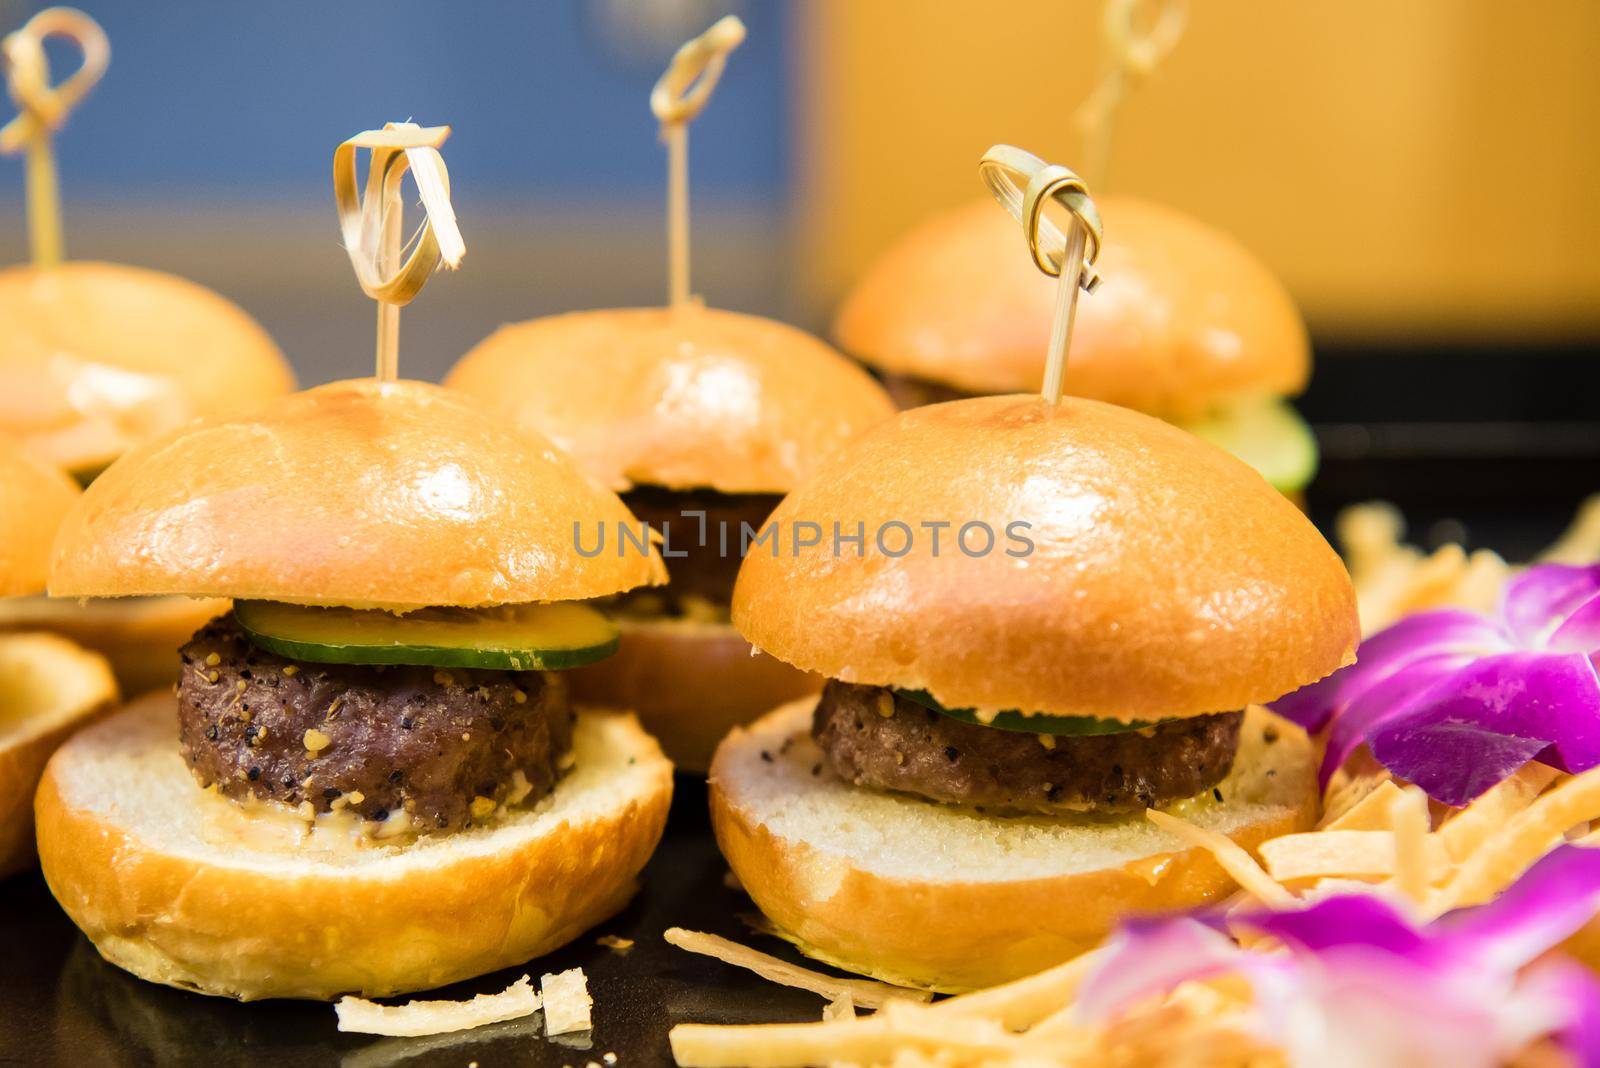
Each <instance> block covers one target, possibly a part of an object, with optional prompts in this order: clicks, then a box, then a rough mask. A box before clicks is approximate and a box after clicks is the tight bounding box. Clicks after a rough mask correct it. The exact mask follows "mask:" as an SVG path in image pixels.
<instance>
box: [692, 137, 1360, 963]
mask: <svg viewBox="0 0 1600 1068" xmlns="http://www.w3.org/2000/svg"><path fill="white" fill-rule="evenodd" d="M1001 148H1004V146H1001ZM994 151H995V152H999V151H1000V149H996V150H994ZM1009 152H1010V153H1011V154H1012V157H1007V158H1014V157H1016V156H1018V155H1021V156H1024V157H1025V154H1019V153H1017V150H1015V149H1011V150H1009ZM1025 159H1026V161H1031V162H1029V163H1028V164H1027V169H1025V170H1024V173H1028V171H1029V170H1032V171H1037V170H1040V169H1041V168H1042V166H1043V165H1042V164H1039V163H1038V161H1037V160H1033V158H1032V157H1025ZM1011 165H1012V166H1017V167H1019V168H1020V167H1022V166H1023V164H1017V163H1013V164H1011ZM1050 170H1051V171H1055V172H1058V173H1059V175H1062V176H1065V177H1064V178H1061V179H1059V180H1060V181H1061V182H1066V181H1069V180H1070V182H1073V183H1077V182H1078V180H1077V179H1076V176H1074V175H1072V174H1071V172H1068V171H1065V169H1064V168H1051V169H1050ZM1047 177H1048V174H1047ZM1016 184H1017V185H1021V184H1022V183H1021V182H1017V183H1016ZM1035 185H1036V186H1037V185H1038V183H1035ZM1043 188H1044V189H1045V190H1046V191H1050V190H1051V189H1052V188H1055V187H1053V186H1051V185H1045V186H1044V187H1043ZM1066 188H1067V192H1068V193H1075V194H1076V199H1072V200H1069V203H1072V204H1075V205H1076V210H1078V211H1082V212H1083V213H1084V214H1085V215H1086V216H1088V215H1090V214H1091V213H1092V204H1090V203H1089V202H1088V201H1087V198H1086V196H1083V195H1082V187H1081V183H1078V184H1077V185H1076V186H1070V185H1069V186H1067V187H1066ZM1052 195H1058V194H1052ZM1018 199H1020V196H1019V197H1018ZM1074 225H1075V226H1080V227H1081V226H1082V225H1083V224H1082V223H1078V222H1075V223H1074ZM1058 236H1059V235H1058ZM1079 247H1080V248H1081V247H1082V246H1081V245H1080V246H1079ZM1090 247H1091V248H1092V245H1091V246H1090ZM1019 251H1020V250H1019ZM1057 255H1058V259H1057V261H1056V262H1057V263H1058V264H1059V262H1060V258H1059V253H1058V254H1057ZM1057 269H1058V270H1059V267H1057ZM1072 282H1073V284H1074V285H1075V284H1076V282H1077V279H1076V278H1075V277H1074V278H1073V279H1072ZM1107 282H1108V284H1109V277H1108V279H1107ZM1089 299H1090V300H1093V299H1098V297H1094V298H1089ZM1068 314H1069V315H1070V313H1068ZM1067 321H1068V322H1070V318H1068V319H1067ZM1056 397H1057V400H1058V401H1059V402H1056V400H1052V399H1050V398H1048V397H1047V398H1045V399H1041V398H1040V397H1039V396H1037V395H1034V396H997V397H984V398H971V399H967V400H960V401H951V402H947V403H943V404H937V405H933V406H928V407H922V408H917V409H914V410H910V411H907V412H903V413H901V414H900V415H899V416H897V417H896V418H895V419H893V420H891V421H890V422H888V423H886V424H883V425H880V426H879V427H878V428H876V429H874V430H873V431H871V432H869V433H868V434H867V435H866V436H865V437H864V438H863V439H862V440H860V441H859V442H858V443H857V444H856V445H855V446H854V447H853V448H852V449H851V450H849V451H848V452H846V453H845V454H843V455H841V456H838V457H835V458H834V459H832V460H830V461H828V462H827V463H825V464H823V465H822V466H821V468H820V469H819V470H818V471H817V472H816V473H815V474H813V476H812V477H811V478H810V479H809V480H808V481H807V482H806V483H805V485H803V486H802V487H801V488H800V489H798V490H796V491H795V492H794V493H792V494H790V495H789V496H788V497H786V498H785V499H784V501H783V503H782V504H781V505H780V506H779V507H778V509H777V511H776V512H775V513H774V514H773V517H772V519H773V522H774V524H775V525H776V526H777V527H778V528H779V530H780V531H783V532H789V531H797V530H799V529H801V528H802V527H805V528H807V529H810V530H816V529H821V530H823V531H825V532H827V534H826V536H825V537H824V539H823V540H822V543H821V544H818V545H814V546H811V547H810V548H805V549H802V548H800V546H799V543H798V541H797V540H788V541H785V543H784V545H783V551H782V552H778V553H767V552H752V553H751V554H750V555H749V556H747V558H746V559H745V562H744V565H743V568H742V570H741V571H740V574H739V578H738V583H737V585H736V586H735V589H734V597H733V622H734V624H735V626H737V627H738V628H739V630H740V632H741V633H742V634H743V635H744V636H745V637H746V638H747V639H749V641H750V642H751V643H752V644H753V645H754V646H756V647H757V648H760V649H762V650H764V651H765V652H767V653H769V654H771V655H773V656H776V657H777V658H779V659H780V660H783V661H785V662H787V663H790V664H793V665H795V666H796V667H797V668H800V669H802V670H805V671H811V672H815V673H817V674H820V675H824V676H826V677H827V678H828V682H827V685H826V686H825V688H824V689H823V692H822V695H821V697H820V699H815V700H802V701H796V702H793V703H791V704H788V705H786V706H783V707H781V708H778V709H776V710H774V711H773V712H771V713H770V714H768V715H766V716H765V717H763V718H762V719H760V720H758V721H757V722H755V723H754V724H753V725H752V726H750V727H749V728H748V729H746V730H739V731H736V732H734V733H733V734H732V735H730V737H729V738H728V739H727V740H726V741H724V742H723V744H722V745H721V746H720V747H719V748H718V750H717V754H716V758H715V761H714V762H713V765H712V769H711V792H710V804H711V810H712V817H713V822H714V826H715V830H716V836H717V841H718V843H719V845H720V846H721V848H722V851H723V853H724V855H725V856H726V857H727V860H728V863H729V864H730V865H731V867H732V868H733V871H734V873H735V875H736V876H737V877H738V879H739V882H740V883H741V884H742V885H743V886H744V888H745V889H746V890H747V891H748V892H749V894H750V896H751V897H752V898H753V899H754V900H755V902H756V904H757V905H758V906H759V907H760V908H761V910H762V911H763V912H764V913H765V914H766V915H767V916H768V918H769V919H770V920H771V921H772V922H773V923H774V924H775V925H776V927H777V928H778V929H779V930H780V931H781V932H782V933H783V934H785V935H786V936H787V937H789V938H791V939H792V940H793V941H795V942H796V944H798V945H799V946H800V947H801V948H802V949H803V950H804V951H805V952H807V953H809V954H812V955H814V956H816V957H818V958H820V959H823V960H826V961H829V962H832V963H834V964H838V965H840V966H843V967H846V968H849V969H851V970H854V971H858V972H864V973H868V974H871V975H875V976H878V977H880V978H884V979H889V980H892V981H897V982H903V983H911V984H915V985H920V986H926V987H932V988H935V989H940V990H961V989H970V988H976V987H982V986H988V985H991V984H994V983H999V982H1003V981H1006V980H1010V979H1014V978H1018V977H1020V976H1023V975H1028V974H1032V973H1034V972H1036V971H1038V970H1040V969H1042V968H1044V967H1047V966H1049V965H1051V964H1055V963H1058V962H1060V961H1063V960H1066V959H1068V958H1070V957H1072V956H1075V955H1076V954H1078V953H1080V952H1082V951H1084V950H1087V949H1089V948H1091V947H1092V946H1094V945H1095V944H1097V943H1098V942H1099V941H1100V940H1101V939H1102V938H1103V937H1104V935H1105V934H1106V933H1107V932H1108V931H1109V930H1110V929H1111V927H1112V926H1113V924H1114V922H1115V921H1116V920H1117V919H1118V918H1120V917H1121V916H1123V915H1125V914H1128V913H1138V912H1149V911H1154V910H1160V909H1167V908H1177V907H1184V906H1190V905H1196V904H1200V903H1202V902H1205V901H1208V900H1213V899H1216V898H1218V897H1220V896H1222V895H1223V894H1225V893H1227V892H1228V891H1229V890H1230V889H1231V886H1232V884H1231V881H1230V880H1229V879H1228V878H1227V877H1226V876H1225V875H1224V873H1223V872H1222V870H1221V869H1220V868H1219V867H1218V866H1217V865H1216V864H1215V862H1214V861H1213V860H1212V859H1211V858H1210V856H1209V854H1206V853H1205V852H1203V851H1200V850H1195V849H1191V848H1186V846H1185V845H1184V844H1183V843H1182V842H1180V840H1179V839H1177V838H1176V837H1174V836H1172V835H1170V834H1169V833H1168V832H1166V831H1164V830H1162V829H1161V828H1160V827H1158V826H1157V825H1156V824H1155V823H1153V822H1151V821H1149V820H1147V819H1146V818H1145V816H1144V812H1145V810H1146V809H1149V808H1161V809H1166V810H1169V811H1173V812H1178V813H1181V814H1182V815H1183V816H1184V818H1186V819H1188V820H1191V821H1193V822H1195V823H1197V824H1199V825H1200V826H1202V827H1205V828H1207V829H1209V830H1212V831H1215V832H1219V833H1221V834H1224V835H1227V836H1228V837H1230V838H1232V839H1233V840H1234V841H1236V842H1238V843H1240V844H1241V845H1243V846H1244V847H1246V848H1250V847H1252V846H1253V845H1255V844H1256V843H1258V842H1260V841H1262V840H1264V839H1266V838H1268V837H1271V836H1275V835H1278V834H1282V833H1285V832H1289V831H1293V830H1300V829H1305V828H1306V827H1307V826H1309V823H1310V821H1311V820H1312V819H1313V818H1314V816H1315V810H1316V803H1317V794H1316V777H1315V771H1314V767H1313V761H1312V754H1311V752H1310V746H1309V742H1308V740H1307V738H1306V736H1305V734H1304V733H1303V732H1302V731H1300V730H1298V729H1297V728H1295V727H1294V726H1292V725H1290V724H1288V723H1287V722H1285V721H1282V720H1279V719H1277V718H1276V717H1274V716H1273V715H1272V714H1270V713H1269V712H1267V711H1265V710H1264V709H1262V708H1259V707H1257V706H1259V705H1260V704H1261V703H1263V702H1266V701H1269V700H1271V699H1273V698H1275V697H1278V696H1279V695H1281V694H1284V693H1287V692H1289V691H1292V690H1295V689H1296V688H1298V687H1300V686H1302V685H1304V684H1307V683H1310V682H1313V681H1315V680H1317V679H1320V678H1322V677H1324V676H1326V675H1327V674H1329V673H1330V672H1332V671H1334V670H1335V669H1337V668H1338V667H1340V666H1341V665H1342V664H1346V663H1349V662H1350V661H1351V659H1352V657H1353V650H1354V648H1355V643H1356V640H1357V626H1356V614H1355V597H1354V592H1353V590H1352V588H1351V585H1350V581H1349V578H1348V577H1347V576H1346V574H1345V571H1344V568H1343V567H1342V565H1341V564H1340V561H1339V558H1338V557H1337V556H1336V555H1335V553H1334V552H1333V550H1332V549H1331V548H1330V547H1329V546H1328V544H1327V543H1326V542H1325V541H1324V540H1323V539H1322V538H1321V536H1320V535H1319V534H1318V533H1317V531H1316V530H1315V528H1313V527H1312V526H1311V524H1310V523H1309V522H1308V521H1307V520H1306V518H1305V517H1304V516H1303V515H1302V514H1301V513H1300V512H1299V511H1298V510H1297V509H1296V508H1295V507H1294V505H1293V504H1291V503H1290V502H1289V501H1288V500H1287V499H1285V498H1284V497H1283V496H1282V495H1281V494H1279V493H1276V492H1274V491H1273V489H1272V487H1271V486H1269V485H1268V484H1267V482H1266V481H1265V480H1263V479H1262V478H1261V476H1260V475H1259V474H1258V473H1257V472H1256V471H1255V470H1253V469H1252V468H1250V467H1249V466H1247V465H1246V464H1244V463H1242V462H1241V461H1239V460H1238V459H1236V458H1235V457H1233V456H1231V455H1230V454H1228V453H1227V452H1225V451H1223V450H1222V449H1219V448H1217V447H1216V446H1214V445H1211V444H1209V443H1208V442H1205V441H1202V440H1200V439H1199V438H1196V437H1194V436H1193V435H1190V434H1186V433H1184V432H1183V431H1181V430H1178V429H1176V428H1174V427H1172V426H1170V425H1168V424H1166V423H1164V422H1161V421H1159V420H1156V419H1153V418H1150V417H1149V416H1146V415H1142V414H1140V413H1137V412H1133V411H1130V410H1128V409H1125V408H1120V407H1116V406H1113V405H1110V404H1106V403H1103V402H1100V401H1093V400H1087V399H1083V398H1078V397H1069V398H1066V399H1059V394H1057V395H1056ZM812 524H814V526H813V525H812Z"/></svg>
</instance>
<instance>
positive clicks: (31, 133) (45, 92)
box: [0, 7, 111, 268]
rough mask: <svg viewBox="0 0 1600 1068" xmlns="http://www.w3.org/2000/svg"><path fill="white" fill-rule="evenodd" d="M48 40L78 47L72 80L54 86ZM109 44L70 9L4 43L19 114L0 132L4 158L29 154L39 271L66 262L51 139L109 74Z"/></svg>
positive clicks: (0, 48) (0, 41)
mask: <svg viewBox="0 0 1600 1068" xmlns="http://www.w3.org/2000/svg"><path fill="white" fill-rule="evenodd" d="M48 37H65V38H67V39H68V40H70V41H72V42H73V43H74V44H75V45H77V46H78V50H79V51H80V52H81V53H82V54H83V61H82V62H81V63H80V64H79V65H78V69H77V70H75V71H73V73H72V76H71V77H69V78H67V79H66V80H65V81H63V82H61V83H60V84H58V85H51V84H50V61H49V58H48V57H47V56H46V55H45V51H44V42H45V39H46V38H48ZM110 63H111V42H110V41H109V40H107V39H106V34H105V31H104V30H102V29H101V28H100V24H99V23H97V22H95V20H94V19H92V18H90V17H89V16H88V15H85V14H84V13H83V12H82V11H78V10H75V9H74V8H70V7H49V8H45V9H44V10H43V11H41V12H39V13H38V14H37V15H35V16H33V18H31V19H29V20H28V21H27V22H26V23H25V24H23V26H22V28H21V29H18V30H16V31H14V32H12V33H10V34H7V35H6V36H5V37H4V38H0V64H3V65H4V68H5V75H6V89H7V91H8V92H9V93H10V94H11V99H12V100H14V101H15V102H16V104H17V108H18V111H17V115H16V117H15V118H13V119H12V120H11V121H10V122H8V123H6V125H5V126H4V127H0V154H4V155H8V156H9V155H15V154H16V153H17V152H22V151H25V152H26V153H27V162H26V171H25V175H26V177H25V179H24V181H25V189H26V193H25V196H26V198H27V205H28V208H27V213H28V245H29V250H30V253H31V255H32V259H33V265H34V266H35V267H41V268H45V267H55V266H57V265H58V264H60V263H61V260H62V257H63V254H64V253H63V242H62V239H61V187H60V180H59V177H58V175H57V173H56V157H55V149H54V147H53V146H52V144H51V137H52V135H54V133H55V131H56V130H58V129H60V128H61V124H62V123H64V122H65V121H66V119H67V115H68V114H70V113H71V111H72V109H73V108H74V107H76V106H77V104H78V102H79V101H80V100H82V99H83V98H84V96H85V95H86V94H87V93H88V92H89V90H90V89H92V88H94V86H95V84H96V83H97V82H99V81H100V79H101V77H103V76H104V75H105V72H106V67H107V66H109V65H110Z"/></svg>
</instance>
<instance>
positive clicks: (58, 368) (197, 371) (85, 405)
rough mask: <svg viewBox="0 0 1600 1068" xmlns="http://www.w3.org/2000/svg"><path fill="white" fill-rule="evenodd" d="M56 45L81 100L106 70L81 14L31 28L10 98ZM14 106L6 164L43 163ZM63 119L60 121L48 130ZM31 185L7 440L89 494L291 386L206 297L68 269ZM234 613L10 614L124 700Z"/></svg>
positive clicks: (257, 334)
mask: <svg viewBox="0 0 1600 1068" xmlns="http://www.w3.org/2000/svg"><path fill="white" fill-rule="evenodd" d="M46 35H65V36H68V37H71V38H72V39H73V40H75V41H76V42H77V43H78V44H79V45H80V47H81V48H82V49H83V52H84V63H83V68H82V70H80V71H79V72H78V73H77V74H75V75H73V77H72V79H71V82H72V83H75V84H78V85H81V86H82V87H81V88H79V89H76V90H75V93H76V95H75V96H74V98H73V99H74V100H75V99H76V98H77V96H81V94H82V92H84V91H86V90H87V88H88V87H89V85H92V84H93V82H94V81H96V80H98V78H99V76H100V74H101V73H102V72H103V71H104V69H105V66H106V64H107V62H108V60H109V55H110V50H109V46H108V44H107V42H106V39H105V34H104V33H103V32H102V31H101V29H100V27H99V26H98V25H97V24H96V23H95V22H94V21H93V20H92V19H90V18H89V17H88V16H87V15H85V14H83V13H82V12H79V11H73V10H70V9H66V8H51V9H48V10H46V11H43V12H41V13H40V14H39V15H37V16H35V18H34V19H33V20H32V21H30V22H29V23H28V24H27V25H26V26H24V27H23V28H22V29H21V30H18V31H17V32H16V33H14V34H12V35H10V36H9V37H8V38H6V40H5V43H4V45H3V48H4V52H5V54H6V56H7V57H8V58H9V60H10V63H9V65H8V74H9V76H10V78H11V83H12V87H13V94H14V95H17V93H18V90H19V89H22V88H23V85H24V83H25V82H28V80H29V78H28V76H29V74H30V57H36V59H37V62H38V63H42V62H43V53H42V52H37V51H36V50H37V49H38V48H39V46H40V42H41V41H42V39H43V38H44V36H46ZM31 72H32V73H33V74H34V75H37V76H47V74H48V72H47V71H45V70H41V69H39V68H37V67H34V68H32V71H31ZM80 80H81V81H80ZM30 84H31V83H30ZM55 92H56V90H47V91H46V95H47V96H48V95H50V94H53V93H55ZM17 99H18V100H19V101H21V102H22V104H23V106H22V111H21V113H20V114H19V115H18V117H17V118H16V119H15V120H13V122H12V123H11V124H10V125H8V126H7V127H6V128H5V130H3V131H0V150H4V151H20V150H23V149H27V150H28V151H30V152H32V151H38V150H39V146H37V145H35V144H33V143H32V137H33V134H32V133H30V132H29V131H31V130H32V129H33V127H32V126H30V125H29V122H30V116H32V115H34V112H32V111H30V110H29V105H28V101H29V100H31V99H35V98H34V97H32V96H30V95H29V94H28V93H27V92H22V93H21V95H17ZM64 117H65V112H64V111H61V112H57V113H55V114H54V118H53V120H52V122H54V123H59V122H60V121H62V119H64ZM42 129H44V133H43V136H48V129H47V128H42ZM43 150H44V151H48V145H47V144H46V145H45V146H44V147H43ZM32 177H33V172H32V171H31V170H30V184H29V203H28V212H29V216H30V221H31V222H32V223H33V225H34V232H35V235H34V236H35V239H34V256H33V262H32V263H29V264H23V265H17V266H13V267H8V268H5V269H3V270H0V432H5V433H8V434H11V435H13V436H15V437H17V438H19V439H21V440H22V442H23V443H24V444H25V445H26V446H27V447H28V449H29V451H31V452H32V453H34V454H35V455H36V456H38V457H39V458H41V459H43V460H45V461H46V462H48V463H50V464H53V465H55V466H57V467H60V468H63V469H65V470H66V471H68V472H70V473H71V474H72V475H73V476H74V477H75V478H77V479H78V480H79V481H80V482H82V483H85V484H87V483H88V482H89V481H91V480H92V479H93V478H94V476H95V475H96V474H97V473H98V472H100V471H101V470H103V469H104V468H105V467H106V465H108V464H110V463H111V462H112V461H113V460H115V459H116V458H117V457H118V456H120V455H122V453H123V452H125V451H126V450H128V449H129V448H131V447H132V446H134V445H137V444H140V443H142V442H144V441H148V440H150V439H151V438H154V437H157V436H159V435H161V434H165V433H167V432H168V431H171V430H174V429H176V428H177V427H180V426H182V425H184V424H185V423H187V422H189V421H190V420H191V419H194V418H196V417H197V416H203V415H226V414H233V413H236V412H241V411H245V410H248V409H249V408H251V407H253V406H255V405H258V404H260V403H262V402H263V401H266V400H269V399H271V398H272V397H275V396H279V395H281V394H283V393H285V392H287V391H288V390H290V389H293V388H294V377H293V375H292V373H291V372H290V370H289V366H288V364H287V363H286V362H285V360H284V358H283V355H282V354H281V353H280V352H279V351H278V348H277V346H276V345H274V344H273V342H272V339H271V338H270V337H268V336H267V333H266V331H264V330H263V329H262V328H261V327H260V325H258V324H257V323H256V322H255V320H253V319H252V318H251V317H250V316H249V315H248V314H246V313H245V312H244V311H243V310H241V309H240V308H239V307H238V306H236V305H235V304H233V303H232V302H230V301H228V300H227V299H225V298H223V297H221V296H219V295H218V294H216V293H214V292H212V291H211V290H209V289H206V288H204V287H203V286H199V285H196V284H195V283H193V282H190V281H186V280H185V279H182V278H177V277H174V276H172V275H169V274H163V273H161V272H159V271H152V270H146V269H143V268H139V267H128V266H124V265H121V264H115V263H96V262H88V261H72V260H68V261H62V260H61V258H60V235H59V230H60V220H59V218H58V217H56V213H55V211H54V204H55V203H56V198H55V196H54V194H53V191H46V190H41V189H39V188H36V187H35V183H34V182H33V181H32ZM225 607H226V606H225V605H222V604H219V603H203V602H199V601H190V600H186V599H174V598H125V599H121V600H117V601H89V602H86V603H82V604H79V603H76V602H59V601H50V600H48V599H46V598H43V597H29V598H17V599H14V600H11V601H8V602H4V603H0V630H8V631H16V630H51V631H55V632H57V633H60V634H63V635H65V636H67V637H69V638H71V639H73V640H74V641H76V642H79V643H81V644H83V645H87V646H90V647H91V648H94V649H97V650H99V651H101V652H103V653H104V654H105V655H106V656H107V657H109V658H110V660H111V662H112V666H113V667H114V668H115V670H116V673H117V677H118V679H119V680H120V681H121V683H122V687H123V689H124V690H125V691H126V692H129V693H139V692H143V691H144V690H147V689H151V688H154V687H156V686H160V685H165V684H166V683H169V682H171V681H172V679H173V678H174V677H175V675H174V672H173V658H172V652H173V650H174V649H176V648H177V647H178V645H179V644H180V643H181V642H182V641H183V640H184V639H185V638H186V637H187V636H188V635H189V633H190V632H191V631H193V630H194V628H195V627H196V626H198V625H199V624H200V623H202V622H204V621H205V620H206V619H208V618H210V617H211V616H212V615H215V614H216V613H217V612H218V611H220V610H222V609H223V608H225Z"/></svg>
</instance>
